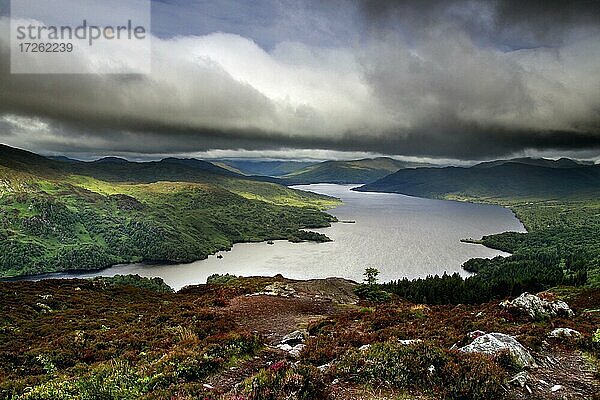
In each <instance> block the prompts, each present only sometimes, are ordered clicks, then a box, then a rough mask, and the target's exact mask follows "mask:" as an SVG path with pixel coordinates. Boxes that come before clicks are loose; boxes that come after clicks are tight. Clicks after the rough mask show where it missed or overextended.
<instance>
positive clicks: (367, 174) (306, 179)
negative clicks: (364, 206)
mask: <svg viewBox="0 0 600 400" xmlns="http://www.w3.org/2000/svg"><path fill="white" fill-rule="evenodd" d="M422 166H429V165H427V164H421V163H413V162H407V161H399V160H394V159H393V158H388V157H380V158H369V159H364V160H354V161H325V162H322V163H319V164H316V165H311V166H308V167H305V168H302V169H300V170H297V171H294V172H292V173H289V174H287V175H283V176H281V179H283V180H284V181H285V182H286V184H309V183H347V184H350V183H357V184H358V183H367V182H373V181H375V180H377V179H379V178H382V177H384V176H387V175H389V174H391V173H394V172H396V171H398V170H400V169H403V168H416V167H422Z"/></svg>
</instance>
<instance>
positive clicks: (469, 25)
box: [360, 0, 600, 48]
mask: <svg viewBox="0 0 600 400" xmlns="http://www.w3.org/2000/svg"><path fill="white" fill-rule="evenodd" d="M360 11H361V14H362V15H363V20H364V21H365V23H366V24H367V25H368V26H369V27H370V28H371V29H375V30H381V29H382V27H383V30H387V29H388V28H390V26H395V27H399V28H400V29H405V30H407V31H408V32H409V33H410V34H419V33H423V32H425V31H426V30H427V29H429V28H430V27H431V26H433V25H437V24H447V25H448V24H449V25H454V26H459V27H460V28H461V29H462V30H464V31H465V32H467V33H469V34H470V35H472V36H473V37H474V38H476V39H478V40H482V39H483V40H486V41H488V42H490V43H495V44H498V45H506V46H508V47H513V48H514V47H519V45H521V46H524V47H525V46H531V47H535V46H556V45H559V44H561V43H562V42H563V41H564V40H565V39H566V38H567V37H569V36H570V35H572V34H574V33H577V32H579V33H584V34H585V33H586V32H587V33H588V34H589V33H590V32H594V33H598V29H599V28H600V2H599V1H595V0H571V1H568V0H528V1H522V0H489V1H474V0H381V1H369V0H364V1H361V2H360Z"/></svg>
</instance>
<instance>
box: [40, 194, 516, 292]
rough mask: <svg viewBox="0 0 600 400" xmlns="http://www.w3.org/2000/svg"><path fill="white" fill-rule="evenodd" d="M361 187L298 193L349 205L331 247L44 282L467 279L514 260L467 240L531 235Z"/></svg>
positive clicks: (508, 216)
mask: <svg viewBox="0 0 600 400" xmlns="http://www.w3.org/2000/svg"><path fill="white" fill-rule="evenodd" d="M352 187H353V185H332V184H318V185H303V186H296V187H295V188H298V189H303V190H310V191H313V192H316V193H323V194H327V195H331V196H335V197H339V198H341V199H342V200H343V201H344V204H343V205H342V206H340V207H337V208H335V209H333V210H330V211H329V212H330V213H331V214H333V215H335V216H336V217H338V219H339V220H352V221H356V223H352V224H351V223H336V224H333V226H332V227H331V228H324V229H316V230H315V231H317V232H321V233H324V234H326V235H327V236H329V237H330V238H331V239H332V240H333V242H329V243H290V242H287V241H276V242H275V244H274V245H268V244H267V243H241V244H236V245H235V246H234V247H233V249H232V250H231V251H229V252H221V253H219V254H220V255H222V256H223V258H222V259H218V258H217V256H216V255H212V256H210V257H209V258H208V259H206V260H202V261H196V262H194V263H191V264H175V265H172V264H171V265H145V264H128V265H118V266H114V267H111V268H108V269H105V270H102V271H97V272H92V273H57V274H47V275H43V276H38V277H35V278H33V279H40V278H73V277H85V278H87V277H94V276H113V275H117V274H121V275H124V274H139V275H141V276H146V277H155V276H159V277H161V278H163V279H164V281H165V282H166V283H167V284H168V285H170V286H171V287H173V288H174V289H180V288H181V287H183V286H186V285H192V284H198V283H205V282H206V278H207V277H208V276H209V275H211V274H215V273H220V274H224V273H230V274H235V275H243V276H253V275H265V276H273V275H276V274H279V273H281V274H283V275H284V276H286V277H288V278H295V279H311V278H326V277H330V276H338V277H343V278H348V279H353V280H355V281H360V280H362V274H363V272H364V270H365V268H367V267H376V268H378V269H379V270H380V271H381V275H380V278H381V280H382V281H386V280H391V279H399V278H403V277H408V278H416V277H425V276H427V275H430V274H443V273H444V272H448V273H453V272H459V273H461V274H463V275H467V274H468V273H466V272H465V271H463V270H462V269H461V265H462V264H463V263H464V262H465V261H467V260H468V259H470V258H474V257H495V256H497V255H506V254H505V253H502V252H500V251H496V250H492V249H488V248H486V247H484V246H481V245H475V244H467V243H461V242H460V239H463V238H470V237H472V238H476V239H479V238H481V236H483V235H489V234H492V233H500V232H505V231H519V232H524V231H525V229H524V227H523V225H522V224H521V223H520V222H519V221H518V220H517V219H516V218H515V216H514V215H513V213H512V212H511V211H510V210H508V209H506V208H502V207H497V206H490V205H481V204H470V203H460V202H454V201H442V200H429V199H422V198H418V197H410V196H404V195H400V194H388V193H363V192H353V191H351V190H350V189H351V188H352Z"/></svg>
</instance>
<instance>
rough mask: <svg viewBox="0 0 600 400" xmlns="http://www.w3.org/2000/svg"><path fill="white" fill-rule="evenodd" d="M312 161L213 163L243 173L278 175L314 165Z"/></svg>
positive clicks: (227, 160)
mask: <svg viewBox="0 0 600 400" xmlns="http://www.w3.org/2000/svg"><path fill="white" fill-rule="evenodd" d="M316 163H317V162H314V161H312V162H311V161H285V160H281V161H266V160H242V159H224V160H217V161H214V162H213V164H215V165H217V166H219V167H222V168H225V169H229V170H230V171H233V172H237V173H240V174H244V175H262V176H272V177H280V176H282V175H286V174H289V173H291V172H294V171H297V170H299V169H302V168H305V167H308V166H310V165H314V164H316Z"/></svg>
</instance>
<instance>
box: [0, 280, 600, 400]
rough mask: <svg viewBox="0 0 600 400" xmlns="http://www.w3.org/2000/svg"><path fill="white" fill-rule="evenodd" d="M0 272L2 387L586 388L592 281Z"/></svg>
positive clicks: (445, 393) (19, 393)
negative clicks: (393, 284)
mask: <svg viewBox="0 0 600 400" xmlns="http://www.w3.org/2000/svg"><path fill="white" fill-rule="evenodd" d="M210 282H211V283H210V284H207V285H199V286H193V287H188V288H185V289H182V290H181V291H179V292H177V293H173V292H172V291H170V290H169V288H168V287H166V286H165V285H164V284H162V282H161V281H160V280H147V279H142V278H135V277H118V278H102V279H96V280H92V281H85V280H69V281H43V282H12V283H0V304H1V305H2V307H1V308H0V397H2V398H8V399H52V400H60V399H72V398H86V399H100V398H101V399H197V398H203V399H230V400H233V399H236V400H241V399H247V400H251V399H252V400H261V399H272V400H275V399H304V400H309V399H314V400H322V399H343V400H350V399H398V398H402V399H439V398H447V399H521V398H523V399H524V398H535V399H557V398H560V399H594V398H598V397H597V396H598V393H600V383H599V381H598V372H597V371H598V370H597V368H598V358H597V357H598V356H600V343H599V342H600V330H599V328H600V312H599V310H600V290H598V289H573V288H557V289H553V290H551V291H547V292H544V293H540V294H539V295H537V296H536V295H531V294H524V295H522V296H519V297H518V298H516V299H512V300H511V299H509V300H508V301H505V302H499V301H493V302H489V303H485V304H480V305H456V306H454V305H439V306H431V305H429V306H428V305H424V304H416V303H411V302H407V301H405V300H403V299H401V298H397V297H392V298H391V299H389V300H387V301H385V302H383V303H372V302H368V301H364V300H360V299H359V298H358V297H356V295H355V294H354V291H355V289H356V284H354V283H353V282H349V281H345V280H342V279H327V280H316V281H292V280H288V279H285V278H283V277H281V276H277V277H274V278H236V277H232V276H213V277H211V278H210Z"/></svg>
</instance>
